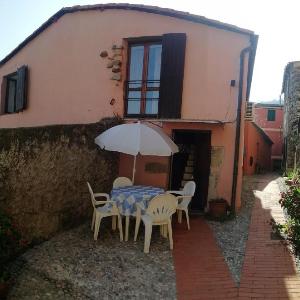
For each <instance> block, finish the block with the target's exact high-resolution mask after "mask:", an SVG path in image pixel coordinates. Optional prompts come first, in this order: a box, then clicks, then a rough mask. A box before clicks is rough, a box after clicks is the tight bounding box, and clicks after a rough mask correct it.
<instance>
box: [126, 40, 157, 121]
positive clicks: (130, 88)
mask: <svg viewBox="0 0 300 300" xmlns="http://www.w3.org/2000/svg"><path fill="white" fill-rule="evenodd" d="M161 52H162V44H161V43H144V44H132V45H130V49H129V70H128V71H129V74H128V79H129V80H128V83H127V115H157V114H158V101H159V87H160V68H161Z"/></svg>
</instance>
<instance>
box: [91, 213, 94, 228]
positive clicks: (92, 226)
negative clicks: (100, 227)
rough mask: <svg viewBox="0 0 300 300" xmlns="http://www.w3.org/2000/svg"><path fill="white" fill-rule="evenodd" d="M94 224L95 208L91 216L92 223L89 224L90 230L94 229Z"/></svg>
mask: <svg viewBox="0 0 300 300" xmlns="http://www.w3.org/2000/svg"><path fill="white" fill-rule="evenodd" d="M94 225H95V210H94V211H93V218H92V224H91V230H92V231H93V230H94Z"/></svg>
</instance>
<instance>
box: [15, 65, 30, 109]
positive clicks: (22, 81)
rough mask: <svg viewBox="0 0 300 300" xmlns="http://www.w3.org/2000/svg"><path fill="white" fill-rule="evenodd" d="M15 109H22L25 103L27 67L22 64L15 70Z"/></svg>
mask: <svg viewBox="0 0 300 300" xmlns="http://www.w3.org/2000/svg"><path fill="white" fill-rule="evenodd" d="M17 74H18V78H17V91H16V111H17V112H18V111H22V110H23V109H25V108H26V105H27V75H28V67H27V66H22V67H20V68H19V69H18V70H17Z"/></svg>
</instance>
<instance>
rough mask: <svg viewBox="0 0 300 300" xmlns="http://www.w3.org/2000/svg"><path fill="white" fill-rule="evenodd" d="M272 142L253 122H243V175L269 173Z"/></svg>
mask: <svg viewBox="0 0 300 300" xmlns="http://www.w3.org/2000/svg"><path fill="white" fill-rule="evenodd" d="M272 144H273V142H272V140H271V139H270V138H269V137H268V135H267V134H266V133H265V132H264V131H263V130H262V129H261V128H260V127H259V126H258V125H257V124H256V123H255V122H253V121H248V120H246V121H245V149H244V166H243V170H244V174H245V175H253V174H259V173H264V172H268V171H271V152H272Z"/></svg>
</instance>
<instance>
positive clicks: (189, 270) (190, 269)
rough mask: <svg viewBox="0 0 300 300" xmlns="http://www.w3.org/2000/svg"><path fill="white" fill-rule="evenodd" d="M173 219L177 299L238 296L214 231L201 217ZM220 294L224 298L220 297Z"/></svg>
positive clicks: (231, 297)
mask: <svg viewBox="0 0 300 300" xmlns="http://www.w3.org/2000/svg"><path fill="white" fill-rule="evenodd" d="M190 222H191V230H187V228H186V224H185V220H183V223H182V224H178V223H177V222H176V221H175V220H174V223H173V224H174V250H173V257H174V264H175V272H176V286H177V297H178V299H191V300H192V299H193V300H194V299H195V300H196V299H236V297H237V288H236V286H235V283H234V281H233V279H232V277H231V274H230V272H229V269H228V267H227V264H226V262H225V260H224V257H223V256H222V254H221V250H220V249H219V247H218V246H217V244H216V242H215V239H214V236H213V233H212V231H211V229H210V228H209V226H208V224H207V223H206V222H205V221H204V220H203V219H202V218H199V217H198V218H191V220H190ZM220 297H221V298H220Z"/></svg>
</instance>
